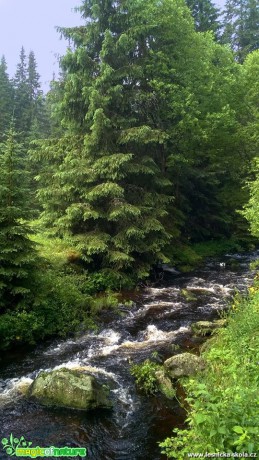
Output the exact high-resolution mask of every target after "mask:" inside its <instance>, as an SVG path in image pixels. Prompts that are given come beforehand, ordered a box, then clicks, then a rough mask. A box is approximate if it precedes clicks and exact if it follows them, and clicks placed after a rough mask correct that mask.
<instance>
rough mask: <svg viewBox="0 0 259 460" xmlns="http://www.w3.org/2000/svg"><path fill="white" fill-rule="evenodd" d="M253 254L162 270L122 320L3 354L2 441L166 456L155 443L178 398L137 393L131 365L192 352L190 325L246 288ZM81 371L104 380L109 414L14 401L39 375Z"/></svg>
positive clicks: (101, 455) (152, 459)
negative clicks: (191, 269)
mask: <svg viewBox="0 0 259 460" xmlns="http://www.w3.org/2000/svg"><path fill="white" fill-rule="evenodd" d="M258 256H259V253H253V254H249V255H240V254H236V255H234V256H233V255H231V256H225V257H224V258H222V259H221V261H215V260H214V261H211V262H208V263H207V264H206V265H205V266H204V267H203V269H201V270H199V271H196V272H195V273H192V274H179V275H175V274H172V273H165V274H164V277H163V280H161V281H159V282H157V283H154V284H153V285H152V286H149V287H143V288H142V289H141V290H140V291H138V292H135V293H133V294H132V298H133V300H134V302H135V304H134V306H133V307H125V306H124V307H123V306H122V307H121V314H120V315H117V316H115V315H113V314H111V313H109V314H107V315H106V317H105V316H104V318H103V325H102V328H101V330H100V332H99V333H88V334H85V335H83V336H81V337H80V338H77V339H68V340H64V341H55V342H52V343H49V344H45V345H42V346H38V347H37V348H36V349H35V350H33V351H30V352H27V353H18V354H17V353H16V354H14V353H12V354H11V353H8V354H7V353H6V354H5V355H4V353H3V355H4V356H2V361H0V422H1V423H0V440H1V439H2V438H4V437H7V438H9V436H10V434H11V433H13V435H14V436H15V437H17V438H20V437H21V436H24V437H25V439H26V440H28V441H32V445H33V446H44V447H45V446H46V447H48V446H56V447H63V446H74V447H76V446H81V447H87V450H88V457H87V458H90V459H92V460H161V459H163V458H165V457H163V456H162V455H161V453H160V449H159V447H158V442H159V441H162V440H163V439H164V438H165V437H166V436H169V435H170V434H171V432H172V429H173V427H175V426H183V422H184V419H185V413H184V410H183V409H182V408H181V407H180V406H179V404H178V403H177V401H175V400H174V401H170V400H166V399H165V398H164V397H162V396H159V397H146V396H145V395H143V394H140V393H138V392H137V391H136V387H135V384H134V379H133V377H132V376H131V375H130V372H129V368H130V365H131V363H133V362H136V363H137V362H141V361H143V360H144V359H146V358H147V357H150V356H151V355H152V353H154V352H156V356H157V359H158V360H161V361H163V360H165V359H166V358H168V357H169V356H172V355H173V354H174V353H176V351H175V350H176V347H175V346H176V345H177V346H179V347H180V349H184V350H188V349H195V347H197V343H196V341H195V338H193V337H192V335H191V329H190V326H191V324H192V323H193V322H196V321H199V320H210V319H214V318H218V315H219V312H220V311H222V310H223V309H225V308H226V307H227V305H228V304H229V302H230V300H231V296H232V295H233V293H234V292H235V290H236V289H238V290H240V291H244V290H245V289H246V288H247V286H248V285H249V284H251V282H252V279H253V273H252V272H251V270H250V269H249V263H250V262H251V260H254V259H255V258H257V257H258ZM230 260H231V263H230ZM233 260H234V261H236V262H237V264H234V266H235V269H233ZM220 262H221V263H220ZM231 267H232V268H231ZM182 289H185V290H188V291H190V292H191V293H193V294H195V296H196V298H197V300H192V301H187V300H186V299H185V297H184V295H183V291H182ZM111 316H113V319H111ZM78 366H84V367H85V368H86V369H88V371H89V372H91V373H93V375H95V376H97V377H98V380H99V381H101V382H102V383H109V385H110V386H111V387H112V390H111V397H112V399H113V402H114V409H113V410H112V411H105V410H95V411H92V412H88V413H84V412H80V411H72V410H68V409H62V410H61V409H50V408H43V407H41V406H40V405H38V404H35V403H32V402H28V401H26V400H25V399H24V398H22V397H21V396H19V395H20V393H19V388H21V387H22V386H23V385H26V384H27V383H28V382H30V381H32V380H33V379H34V378H35V377H36V375H37V374H38V373H39V372H40V371H41V370H47V369H48V370H50V369H56V368H59V367H67V368H75V367H78ZM5 455H6V454H5V453H4V451H3V449H2V448H1V446H0V459H1V460H5V459H7V458H10V457H8V456H5ZM71 458H72V457H71Z"/></svg>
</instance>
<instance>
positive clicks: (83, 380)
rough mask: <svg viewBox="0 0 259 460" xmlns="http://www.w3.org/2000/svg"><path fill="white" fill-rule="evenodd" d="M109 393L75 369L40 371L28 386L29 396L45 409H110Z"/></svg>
mask: <svg viewBox="0 0 259 460" xmlns="http://www.w3.org/2000/svg"><path fill="white" fill-rule="evenodd" d="M108 393H109V390H108V389H107V387H106V386H103V385H101V384H100V383H98V382H97V380H96V378H95V377H93V376H92V375H89V374H86V373H85V372H83V371H80V370H75V369H66V368H62V369H57V370H54V371H50V372H41V373H40V374H39V375H38V377H37V378H36V379H35V380H34V382H33V383H32V384H31V387H30V389H29V392H28V396H29V397H30V398H33V399H34V400H36V401H38V402H39V403H40V404H43V405H45V406H58V407H68V408H71V409H81V410H89V409H95V408H98V407H100V408H105V409H109V408H111V407H112V404H111V401H110V400H109V398H108Z"/></svg>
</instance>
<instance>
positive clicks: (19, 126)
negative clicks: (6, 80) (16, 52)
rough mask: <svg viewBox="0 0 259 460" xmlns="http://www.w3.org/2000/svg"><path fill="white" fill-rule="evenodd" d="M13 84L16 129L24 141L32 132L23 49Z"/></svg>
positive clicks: (25, 58) (25, 59) (25, 61)
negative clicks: (30, 131)
mask: <svg viewBox="0 0 259 460" xmlns="http://www.w3.org/2000/svg"><path fill="white" fill-rule="evenodd" d="M13 83H14V90H15V105H14V119H15V129H16V131H17V132H18V133H21V134H22V137H23V140H24V138H25V137H26V135H27V134H28V132H29V130H30V95H29V87H28V81H27V57H26V54H25V50H24V48H23V47H22V48H21V52H20V60H19V63H18V64H17V68H16V73H15V76H14V80H13Z"/></svg>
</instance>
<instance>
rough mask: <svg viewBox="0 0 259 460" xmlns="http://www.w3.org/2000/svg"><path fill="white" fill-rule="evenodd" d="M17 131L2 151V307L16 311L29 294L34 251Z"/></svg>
mask: <svg viewBox="0 0 259 460" xmlns="http://www.w3.org/2000/svg"><path fill="white" fill-rule="evenodd" d="M21 157H22V155H21V146H20V145H19V144H18V143H17V142H16V140H15V132H14V129H13V128H11V129H10V130H9V131H8V134H7V139H6V141H5V142H4V143H2V144H1V150H0V168H1V182H0V307H1V309H3V310H6V309H13V308H15V307H16V306H17V304H18V303H19V302H21V301H22V300H24V299H26V296H27V295H28V294H29V292H30V283H31V279H30V276H31V274H32V271H33V267H34V263H35V260H36V258H35V251H34V249H33V244H32V243H31V241H30V240H29V238H28V234H29V233H30V231H29V228H28V226H27V225H26V219H28V216H29V214H28V207H29V203H28V190H27V188H26V172H25V171H24V169H23V166H22V159H21Z"/></svg>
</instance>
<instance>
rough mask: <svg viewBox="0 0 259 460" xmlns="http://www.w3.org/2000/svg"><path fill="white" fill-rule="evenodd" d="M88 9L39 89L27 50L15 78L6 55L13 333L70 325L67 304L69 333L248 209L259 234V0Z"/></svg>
mask: <svg viewBox="0 0 259 460" xmlns="http://www.w3.org/2000/svg"><path fill="white" fill-rule="evenodd" d="M79 12H80V14H81V15H82V17H83V19H84V24H83V25H82V26H80V27H75V28H69V29H67V28H63V29H60V32H61V34H62V35H63V36H64V37H65V38H66V39H69V44H70V46H69V47H68V49H67V53H66V55H65V56H64V57H63V58H62V60H61V67H62V68H61V76H60V78H59V80H57V81H53V82H52V84H51V89H50V91H49V93H48V94H47V96H46V97H45V96H44V95H43V93H42V91H41V87H40V76H39V74H38V72H37V62H36V58H35V55H34V53H33V52H32V51H31V52H30V53H29V55H28V56H27V55H26V53H25V50H24V48H22V49H21V53H20V57H19V62H18V65H17V69H16V73H15V76H14V78H13V79H10V78H9V76H8V73H7V64H6V61H5V58H4V57H3V58H2V60H1V64H0V100H1V113H0V162H1V181H0V197H1V205H0V206H1V209H0V260H1V268H0V270H1V271H0V277H1V299H0V304H1V305H2V307H1V308H2V310H1V313H2V316H1V318H0V324H4V321H7V322H8V321H9V323H10V321H13V325H14V327H13V328H12V332H9V333H8V334H7V335H6V336H5V345H4V346H7V345H8V344H9V343H12V342H13V341H15V340H16V339H15V337H20V338H21V341H23V342H26V341H33V340H38V339H39V338H43V337H44V336H46V335H51V334H56V333H58V334H62V333H67V332H68V330H69V328H68V327H67V326H66V325H65V321H62V320H61V319H60V320H59V321H57V320H56V318H58V311H62V312H63V314H64V315H68V318H69V321H70V322H71V324H72V329H73V330H74V329H75V328H76V327H78V326H79V324H80V322H84V323H87V321H88V322H89V323H91V324H92V320H91V316H92V315H93V311H95V310H96V309H97V310H98V308H99V307H98V300H97V299H95V300H93V299H92V297H91V296H93V295H95V294H96V293H100V292H104V291H105V290H107V289H108V290H110V289H121V288H129V287H132V286H134V285H135V284H136V283H137V282H138V281H139V280H141V279H143V278H146V277H148V276H149V274H150V271H151V270H152V269H153V268H154V267H156V265H158V264H161V262H170V263H172V264H176V263H179V264H180V265H182V266H183V268H184V269H186V270H188V269H189V267H190V265H192V264H193V263H197V262H199V261H200V260H201V257H200V255H199V251H200V248H201V244H204V243H206V244H207V243H208V241H211V240H213V242H212V243H209V244H210V245H211V247H212V246H213V248H214V249H213V250H215V245H216V246H217V243H215V241H220V244H219V245H218V248H219V247H221V248H223V247H226V245H224V240H226V239H227V240H229V239H231V241H232V243H231V244H233V245H234V246H233V247H239V246H238V245H239V244H242V242H243V241H244V240H245V239H246V238H247V235H248V224H247V220H248V221H250V223H251V227H252V231H253V233H254V234H255V235H258V231H257V229H258V209H257V208H258V199H257V196H258V176H259V174H258V170H257V166H254V164H256V161H254V157H256V156H258V81H259V79H258V73H259V70H258V51H254V50H256V49H257V48H258V40H257V39H258V5H257V2H253V1H252V0H250V1H248V0H247V1H241V0H240V1H235V2H232V1H228V2H227V3H226V8H225V13H224V14H223V17H220V16H219V12H218V10H217V8H216V7H215V5H214V3H213V2H211V1H210V0H206V1H203V2H200V1H191V0H190V1H189V0H186V1H184V0H163V1H161V2H154V1H153V0H138V1H135V0H120V1H112V0H109V1H105V2H104V1H103V0H83V1H82V3H81V6H80V8H79ZM241 32H242V33H245V38H244V37H243V36H242V37H241ZM241 38H242V39H241ZM222 41H223V42H224V43H228V44H230V45H231V48H232V50H231V49H230V47H229V46H223V45H222V44H220V42H222ZM251 51H254V52H251ZM246 56H247V58H246V59H245V57H246ZM248 88H249V91H248V90H247V89H248ZM247 181H248V182H249V184H250V185H248V186H245V185H246V183H247ZM249 193H250V196H251V198H250V201H249ZM244 205H246V207H245V211H244V212H243V213H242V212H240V211H241V210H242V208H243V206H244ZM237 211H238V212H237ZM32 218H33V219H40V224H39V225H38V224H36V223H35V222H32V220H31V219H32ZM32 228H34V229H35V231H36V233H37V235H34V236H33V235H32V234H31V229H32ZM46 234H47V235H48V236H47V237H46V236H45V235H46ZM33 241H36V242H37V243H39V242H40V246H38V248H37V247H34V245H33ZM57 242H58V243H57ZM55 244H57V245H58V246H60V247H62V248H63V249H62V250H61V252H62V251H63V256H62V263H60V262H57V260H56V258H55V250H54V246H55ZM193 245H195V248H197V249H193ZM50 247H52V248H53V251H52V252H51V254H50V257H47V258H46V257H45V253H48V249H49V248H50ZM207 247H209V246H207ZM67 248H69V249H67ZM197 251H198V253H197ZM216 252H217V251H216ZM39 254H40V257H39ZM42 254H43V257H42ZM67 286H70V291H71V292H74V296H75V299H77V300H76V301H75V302H72V299H71V296H69V294H68V292H67ZM49 293H51V294H49ZM51 296H52V298H53V299H55V301H52V302H51ZM90 297H91V298H90ZM111 303H112V302H111ZM72 304H73V308H71V305H72ZM102 304H104V305H105V304H106V300H105V299H103V300H102V301H101V302H100V305H102ZM89 305H90V306H89ZM93 305H95V307H93ZM69 308H70V310H69ZM6 315H7V316H6ZM10 315H11V316H10ZM8 318H9V319H8ZM10 318H11V319H10ZM15 318H16V319H15ZM17 318H18V319H17ZM28 318H29V319H28ZM27 320H28V321H30V322H33V324H34V326H33V328H31V329H30V333H19V330H20V331H25V329H26V330H27V329H28V328H27V326H26V327H25V326H24V325H25V324H26V321H27ZM1 321H2V323H1ZM9 323H8V324H9ZM6 324H7V323H6ZM15 324H17V326H15ZM8 328H9V326H8ZM0 330H1V327H0ZM6 330H7V329H6V327H5V331H6ZM8 330H9V331H11V328H9V329H8ZM26 334H27V335H26ZM2 336H3V335H2ZM17 340H18V339H17ZM19 340H20V339H19Z"/></svg>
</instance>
